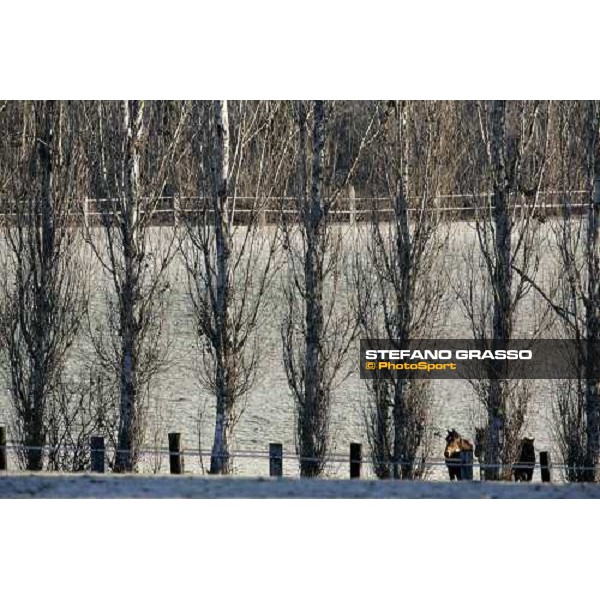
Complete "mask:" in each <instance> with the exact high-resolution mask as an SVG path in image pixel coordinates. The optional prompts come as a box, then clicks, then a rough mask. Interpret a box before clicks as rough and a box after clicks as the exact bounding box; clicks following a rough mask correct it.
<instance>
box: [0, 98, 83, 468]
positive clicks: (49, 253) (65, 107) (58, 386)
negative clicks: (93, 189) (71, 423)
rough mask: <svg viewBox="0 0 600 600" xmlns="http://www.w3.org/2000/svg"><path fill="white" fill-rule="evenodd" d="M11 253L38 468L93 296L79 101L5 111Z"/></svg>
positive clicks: (18, 359) (7, 333)
mask: <svg viewBox="0 0 600 600" xmlns="http://www.w3.org/2000/svg"><path fill="white" fill-rule="evenodd" d="M2 118H3V123H2V129H3V134H2V136H0V137H1V138H2V145H3V148H2V165H3V166H2V174H1V175H0V177H1V178H2V183H3V186H2V189H1V193H2V212H3V213H4V221H3V229H2V232H3V234H4V251H3V252H2V273H3V277H4V281H3V285H2V291H1V292H0V294H1V296H0V307H1V308H0V340H1V341H2V346H3V347H4V348H5V350H6V353H7V357H8V374H9V381H10V384H9V389H10V393H11V399H12V405H13V409H14V411H15V425H16V430H17V437H18V439H19V441H20V443H21V444H22V445H23V453H22V458H23V459H24V464H25V467H26V468H27V469H29V470H36V471H37V470H40V469H42V468H43V466H44V452H43V451H44V446H45V445H46V443H47V442H48V431H49V422H48V420H49V414H50V413H51V412H53V411H54V409H55V408H56V404H57V403H59V402H60V401H61V399H62V398H64V395H65V394H67V393H68V392H67V390H66V388H65V386H64V385H63V377H61V374H62V372H63V370H64V369H65V367H66V364H67V358H68V355H69V351H70V349H71V347H72V345H73V343H74V340H75V337H76V335H77V332H78V330H79V326H80V323H81V319H82V316H83V309H84V307H85V302H86V291H85V281H84V280H83V278H82V276H81V274H82V271H81V264H80V261H79V252H80V246H79V242H80V236H79V234H78V228H77V223H76V222H75V221H74V214H75V212H76V211H75V210H74V208H73V198H74V197H75V196H76V194H77V192H78V191H80V190H81V185H82V181H81V178H82V161H81V148H80V143H79V140H78V125H79V113H78V110H77V107H76V106H75V105H74V104H73V103H64V102H54V101H45V102H25V103H11V106H10V108H9V109H7V110H6V111H5V112H4V113H3V115H2Z"/></svg>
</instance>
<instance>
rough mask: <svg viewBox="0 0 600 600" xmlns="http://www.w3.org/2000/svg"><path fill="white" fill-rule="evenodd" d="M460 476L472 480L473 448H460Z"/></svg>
mask: <svg viewBox="0 0 600 600" xmlns="http://www.w3.org/2000/svg"><path fill="white" fill-rule="evenodd" d="M460 478H461V480H463V481H473V450H462V451H461V453H460Z"/></svg>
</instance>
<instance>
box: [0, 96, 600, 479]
mask: <svg viewBox="0 0 600 600" xmlns="http://www.w3.org/2000/svg"><path fill="white" fill-rule="evenodd" d="M599 109H600V105H599V103H598V102H597V101H581V102H562V101H560V102H558V101H461V102H458V101H457V102H442V101H364V102H358V101H354V102H333V101H235V102H231V101H230V102H228V101H214V102H208V101H198V102H190V101H121V102H116V101H115V102H104V101H98V102H91V101H90V102H87V101H85V102H84V101H22V102H1V103H0V219H1V221H0V226H1V235H2V239H1V240H0V278H1V279H2V286H1V290H0V344H1V346H0V353H1V354H0V355H1V359H0V360H1V362H0V367H1V369H2V374H3V375H4V377H5V380H6V382H7V387H8V390H9V394H10V400H11V410H12V415H13V426H14V429H13V431H14V434H15V436H16V439H17V440H18V444H19V445H20V447H21V450H20V452H19V457H20V460H21V463H22V465H23V466H24V467H25V468H27V469H29V470H40V469H44V468H48V469H57V470H81V469H84V468H86V466H87V463H88V461H89V453H88V451H87V441H88V437H89V435H91V434H92V433H102V434H103V435H105V436H106V437H107V439H108V440H109V442H110V445H111V448H112V449H113V453H112V458H111V467H112V469H113V470H114V471H115V472H128V471H133V470H135V469H136V466H137V464H138V462H139V460H140V448H141V446H142V443H143V440H144V435H145V429H146V421H147V407H148V397H149V389H150V386H151V383H152V381H154V380H155V378H156V376H157V375H158V374H159V373H160V371H161V369H162V368H164V364H165V360H166V357H167V355H168V352H169V347H168V343H167V341H166V337H165V328H166V326H167V323H166V308H167V305H168V302H169V297H170V293H171V290H170V284H169V268H170V266H171V265H172V263H173V261H174V260H176V259H177V260H181V261H183V264H184V266H185V273H186V283H187V298H188V302H189V306H190V309H191V311H192V313H193V315H194V321H195V333H196V336H197V340H198V345H197V353H198V362H199V365H200V380H201V382H202V385H203V387H204V388H205V389H206V390H207V391H208V392H209V393H210V394H211V395H212V396H213V397H214V399H215V414H214V435H213V440H212V449H211V461H210V473H214V474H227V473H230V472H231V468H232V459H231V443H232V439H233V436H234V430H235V425H236V423H237V422H238V421H239V418H240V410H241V404H242V403H243V399H244V397H245V396H247V394H249V393H251V391H252V388H253V385H254V383H255V380H256V377H257V375H258V374H259V372H260V368H261V365H260V362H259V353H258V340H259V334H260V328H261V323H262V322H263V320H264V318H265V314H268V309H269V305H270V303H271V302H272V299H271V298H270V290H271V289H272V287H273V284H274V282H275V281H280V280H282V281H283V286H282V300H281V302H282V304H283V318H282V319H281V323H280V324H279V325H280V334H281V335H280V337H281V356H282V361H283V365H284V368H285V373H286V376H287V382H288V385H289V389H290V394H291V396H292V398H293V400H294V405H295V409H296V410H295V433H296V449H297V453H298V456H299V457H300V472H301V475H302V476H318V475H320V474H322V473H323V471H324V468H325V465H326V463H327V456H328V453H329V444H330V441H331V440H330V431H329V425H330V411H331V402H332V397H333V394H334V393H335V389H336V387H337V386H338V385H339V384H340V382H341V381H343V380H344V379H345V378H347V377H348V376H349V374H350V373H351V372H352V371H355V370H356V365H355V364H354V362H353V358H354V357H353V355H352V354H351V353H352V350H353V348H354V347H355V345H354V344H355V342H356V340H357V338H358V337H367V338H373V339H375V338H384V337H385V338H393V339H397V340H399V341H400V342H401V343H406V342H408V341H409V340H411V339H418V338H428V337H434V336H435V333H436V327H437V326H438V325H439V320H440V318H441V317H442V315H443V314H444V307H445V306H447V303H448V302H458V303H459V305H460V307H461V309H462V312H463V314H464V316H465V318H466V320H467V322H468V323H469V327H470V330H471V333H472V336H473V338H474V339H475V340H477V341H479V342H481V343H485V344H487V345H488V346H489V347H491V348H492V349H493V350H502V349H505V348H506V347H507V344H508V342H509V341H510V340H511V339H512V338H513V337H515V332H516V331H517V329H518V326H519V323H518V319H519V318H520V317H519V315H520V313H519V308H520V307H522V306H523V305H524V302H526V301H530V300H532V299H535V301H537V302H539V306H540V307H541V309H540V311H539V314H537V315H536V322H535V325H534V329H535V331H534V332H533V334H532V335H534V336H541V335H543V334H544V332H545V331H548V327H549V325H548V323H552V326H553V327H554V328H555V330H556V328H558V329H559V330H560V331H561V332H562V334H563V335H564V336H565V337H572V338H574V339H577V340H578V341H581V342H582V344H583V345H584V346H585V347H587V349H588V352H586V353H585V354H582V355H581V356H577V357H574V359H573V360H574V362H575V363H576V364H575V367H577V368H579V372H581V373H583V375H582V376H581V377H579V378H574V379H572V380H568V381H563V382H560V383H557V385H556V390H555V399H554V402H553V423H554V427H555V435H556V439H557V441H558V445H559V448H560V451H561V453H562V455H563V458H564V462H565V464H567V466H568V469H567V477H568V478H569V479H570V480H578V481H579V480H585V481H595V480H597V478H598V459H599V455H600V414H599V409H598V396H599V394H600V389H599V382H598V380H597V379H595V377H594V373H595V369H594V365H595V363H596V362H597V360H598V358H600V357H598V356H596V355H595V352H596V347H597V344H596V342H597V341H598V338H599V337H600V272H599V271H600V260H599V259H600V252H599V242H598V231H599V223H598V216H599V214H598V211H599V207H600V138H599V135H600V130H599V128H600V110H599ZM350 188H352V190H356V191H357V192H358V193H359V195H360V196H363V197H367V198H368V197H372V198H381V197H383V198H387V199H389V202H388V203H387V204H386V211H385V212H384V211H382V210H381V206H380V204H378V203H376V202H373V204H372V206H370V207H369V210H368V211H367V214H366V216H365V217H364V219H363V222H361V224H360V225H361V226H360V228H359V231H358V233H356V234H354V233H352V234H351V238H352V239H351V240H350V241H349V235H350V234H349V233H348V228H347V227H340V226H339V223H336V221H335V214H336V212H337V211H339V210H342V209H348V208H349V207H350V202H351V200H349V197H351V196H352V193H350V192H349V190H350ZM453 194H454V195H457V196H458V197H460V201H461V202H462V203H463V206H464V207H466V208H469V209H470V211H471V212H470V213H469V215H470V217H469V226H470V227H471V228H472V230H473V231H474V233H475V240H476V244H475V245H474V246H471V247H466V246H465V247H464V248H461V251H462V267H463V275H464V276H462V277H460V278H459V279H456V278H455V279H452V278H450V277H449V276H448V273H447V270H445V269H443V268H440V264H441V262H443V260H442V259H443V256H444V254H445V253H446V252H447V250H448V248H449V247H450V246H452V245H454V246H458V247H461V242H460V239H459V238H458V237H457V234H456V229H455V228H453V227H452V221H453V219H454V218H455V215H454V214H453V213H451V212H445V211H444V210H443V208H444V206H443V205H442V203H441V201H440V198H441V197H442V196H445V195H453ZM548 196H551V197H552V199H553V209H552V214H551V218H547V215H546V213H544V212H542V211H541V207H542V205H543V201H542V198H544V197H548ZM165 197H166V198H170V199H171V200H172V202H173V210H174V211H177V207H178V203H179V199H182V198H186V199H187V200H186V206H187V207H190V206H191V207H192V208H193V210H191V211H188V212H185V211H184V213H183V214H182V218H181V219H180V220H179V221H178V222H177V223H176V225H174V226H172V227H171V226H170V227H165V228H161V229H162V231H161V235H154V234H153V230H154V229H156V221H155V219H154V217H155V215H156V211H157V210H158V207H159V206H160V205H161V202H162V201H163V199H164V198H165ZM241 197H244V198H245V199H248V198H250V199H251V202H250V204H249V205H248V204H247V203H246V205H245V206H246V209H247V212H246V216H245V217H244V221H243V224H240V223H239V222H237V221H236V220H235V214H236V200H237V199H238V198H241ZM86 198H94V199H102V201H101V202H99V203H98V209H97V210H98V211H99V215H98V218H97V219H95V220H91V221H88V220H86V219H84V218H83V216H84V214H83V212H84V199H86ZM278 198H279V199H281V198H291V199H292V200H291V204H290V203H284V202H283V201H282V200H277V199H278ZM266 210H269V211H271V214H275V215H277V219H276V222H275V223H270V224H268V223H267V224H265V220H264V214H265V211H266ZM541 239H544V240H545V244H546V245H543V244H542V243H541V242H540V240H541ZM548 245H549V246H551V248H552V252H553V253H555V255H556V257H557V263H558V264H557V269H558V270H557V272H558V273H559V274H560V276H559V277H557V278H556V279H555V280H553V281H548V278H547V276H546V274H545V273H544V272H543V270H542V269H541V268H540V265H541V261H542V259H543V253H544V252H548V247H549V246H548ZM92 259H93V260H94V261H96V263H97V264H99V265H100V266H101V270H102V273H103V282H104V285H103V286H102V291H103V293H104V298H103V302H104V304H103V310H102V311H101V312H102V318H103V319H105V323H104V324H103V326H102V327H100V326H98V324H97V323H95V319H96V318H97V317H94V318H92V311H91V309H90V296H91V290H90V289H89V279H88V278H87V276H86V275H87V270H88V269H89V265H90V261H91V260H92ZM343 290H350V293H342V292H343ZM83 334H86V335H87V336H88V337H89V339H90V340H91V341H92V345H93V348H94V352H93V355H92V356H88V357H86V360H79V361H74V362H75V363H76V365H75V366H73V364H71V367H69V368H71V370H72V369H76V370H77V373H76V374H75V376H74V377H69V376H67V375H68V374H67V365H68V364H70V363H69V361H70V359H72V358H73V357H74V356H76V354H77V351H78V340H79V338H80V337H81V335H83ZM71 363H73V361H71ZM505 368H506V367H502V366H501V367H497V368H496V369H495V370H494V372H493V373H491V374H490V377H489V378H487V379H484V380H478V381H472V382H471V383H472V386H473V389H474V391H475V393H476V395H477V398H478V399H479V401H480V402H481V405H482V406H483V407H484V409H485V423H484V424H483V458H484V462H485V463H486V464H487V465H488V467H486V478H487V479H501V478H506V477H508V476H510V475H509V473H510V468H503V467H502V466H501V465H508V464H511V463H512V462H514V461H515V460H516V458H517V456H516V455H517V452H518V448H519V442H520V438H521V435H522V433H523V428H524V424H525V420H526V416H527V409H528V404H529V398H530V394H529V388H528V384H527V382H526V381H520V380H513V379H511V378H510V377H509V373H508V372H506V371H505V370H504V369H505ZM73 382H76V383H73ZM366 385H367V388H366V390H367V395H368V402H367V405H366V406H365V428H366V432H367V437H368V440H369V446H370V449H371V455H372V459H373V463H374V468H375V472H376V474H377V476H378V477H380V478H409V479H412V478H419V477H422V476H424V475H425V471H426V468H425V465H426V459H427V457H428V456H429V452H430V449H431V441H432V438H431V427H430V417H431V390H430V388H429V386H428V385H427V384H426V383H425V382H423V381H417V380H413V379H411V378H409V377H407V378H399V379H394V380H387V379H377V378H376V379H374V380H370V381H368V382H367V383H366Z"/></svg>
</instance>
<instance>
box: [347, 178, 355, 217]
mask: <svg viewBox="0 0 600 600" xmlns="http://www.w3.org/2000/svg"><path fill="white" fill-rule="evenodd" d="M348 210H349V211H350V225H354V224H355V223H356V192H355V191H354V186H353V185H352V184H350V185H349V186H348Z"/></svg>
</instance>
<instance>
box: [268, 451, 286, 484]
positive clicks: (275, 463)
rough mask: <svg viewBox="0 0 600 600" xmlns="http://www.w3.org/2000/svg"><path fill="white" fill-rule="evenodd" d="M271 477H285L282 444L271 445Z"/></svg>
mask: <svg viewBox="0 0 600 600" xmlns="http://www.w3.org/2000/svg"><path fill="white" fill-rule="evenodd" d="M269 475H270V476H271V477H282V476H283V445H282V444H269Z"/></svg>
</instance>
